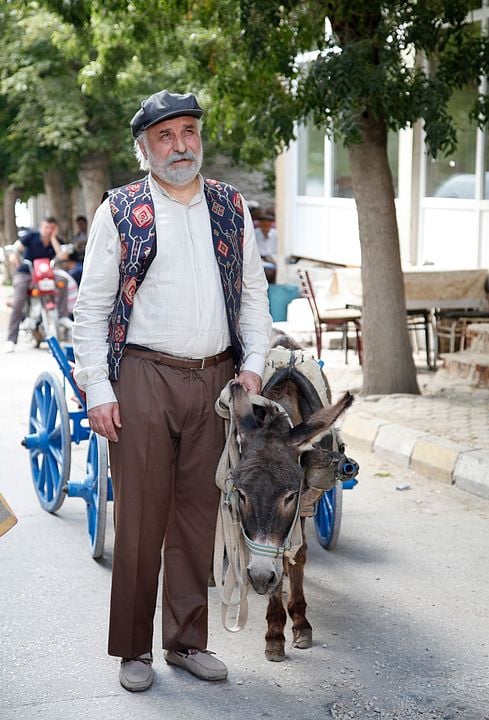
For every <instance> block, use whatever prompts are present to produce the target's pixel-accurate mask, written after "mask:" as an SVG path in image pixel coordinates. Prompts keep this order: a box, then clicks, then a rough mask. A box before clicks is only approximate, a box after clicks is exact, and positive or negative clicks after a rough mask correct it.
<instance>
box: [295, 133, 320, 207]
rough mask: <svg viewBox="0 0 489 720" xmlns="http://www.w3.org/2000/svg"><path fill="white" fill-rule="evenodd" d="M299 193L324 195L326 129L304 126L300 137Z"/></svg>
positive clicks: (314, 195) (312, 195) (311, 195)
mask: <svg viewBox="0 0 489 720" xmlns="http://www.w3.org/2000/svg"><path fill="white" fill-rule="evenodd" d="M298 158H299V177H298V192H299V195H308V196H310V197H322V196H323V195H324V131H323V130H318V129H317V128H315V127H304V126H302V127H301V128H300V131H299V138H298Z"/></svg>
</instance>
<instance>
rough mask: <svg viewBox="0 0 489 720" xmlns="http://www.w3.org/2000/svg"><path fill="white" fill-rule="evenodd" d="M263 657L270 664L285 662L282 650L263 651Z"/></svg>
mask: <svg viewBox="0 0 489 720" xmlns="http://www.w3.org/2000/svg"><path fill="white" fill-rule="evenodd" d="M265 657H266V659H267V660H270V662H283V661H284V660H285V652H284V651H283V650H265Z"/></svg>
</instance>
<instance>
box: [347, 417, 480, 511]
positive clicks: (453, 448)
mask: <svg viewBox="0 0 489 720" xmlns="http://www.w3.org/2000/svg"><path fill="white" fill-rule="evenodd" d="M341 434H342V436H343V437H344V438H345V440H349V441H354V442H359V443H362V444H363V445H364V446H367V447H368V449H369V450H370V451H371V452H375V453H376V454H378V455H379V456H380V457H384V458H385V459H387V460H389V461H391V462H394V463H396V464H397V465H402V466H403V467H406V468H411V469H412V470H415V471H416V472H418V473H421V474H422V475H425V476H427V477H430V478H433V479H435V480H438V481H440V482H445V483H448V484H450V485H456V486H457V487H458V488H459V489H460V490H466V491H467V492H470V493H473V494H474V495H478V496H479V497H482V498H485V499H486V500H489V450H486V449H482V448H474V447H463V446H460V445H457V444H456V443H455V442H453V441H452V440H448V439H447V438H444V437H439V436H438V435H432V434H430V433H427V432H425V431H424V430H416V429H414V428H411V427H409V426H406V425H399V424H396V423H392V422H389V421H388V420H384V419H382V418H379V417H377V416H375V415H369V414H368V413H365V412H359V413H355V414H350V415H347V416H346V417H345V419H344V421H343V423H342V425H341Z"/></svg>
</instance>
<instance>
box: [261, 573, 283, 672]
mask: <svg viewBox="0 0 489 720" xmlns="http://www.w3.org/2000/svg"><path fill="white" fill-rule="evenodd" d="M286 620H287V613H286V612H285V608H284V605H283V602H282V583H280V584H279V586H278V588H277V589H276V590H275V592H274V593H273V595H270V600H269V601H268V607H267V633H266V635H265V657H266V658H267V660H271V661H272V662H280V661H281V660H285V635H284V627H285V621H286Z"/></svg>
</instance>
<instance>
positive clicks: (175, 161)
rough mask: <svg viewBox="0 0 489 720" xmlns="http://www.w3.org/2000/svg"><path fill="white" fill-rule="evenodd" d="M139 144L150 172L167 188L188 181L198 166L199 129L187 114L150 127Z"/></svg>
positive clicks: (199, 149)
mask: <svg viewBox="0 0 489 720" xmlns="http://www.w3.org/2000/svg"><path fill="white" fill-rule="evenodd" d="M140 145H141V149H142V151H143V153H144V155H145V157H146V158H147V160H148V164H149V167H150V170H151V172H152V173H153V174H154V175H156V176H157V177H159V178H160V179H161V180H163V181H164V182H166V183H168V184H169V185H180V186H181V185H187V184H188V183H190V182H192V180H193V179H194V178H195V176H196V175H197V173H198V172H199V170H200V166H201V165H202V143H201V140H200V131H199V126H198V122H197V119H196V118H194V117H192V116H191V115H182V116H181V117H177V118H173V119H172V120H163V122H160V123H157V124H156V125H153V126H152V127H150V128H148V129H147V130H146V137H145V139H143V141H142V142H141V141H140Z"/></svg>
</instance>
